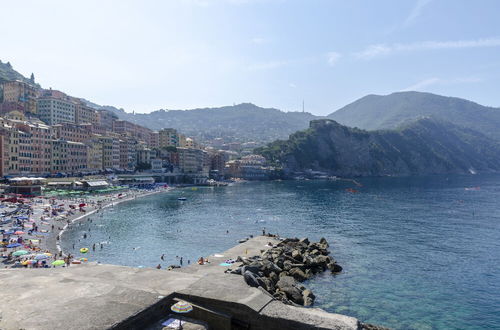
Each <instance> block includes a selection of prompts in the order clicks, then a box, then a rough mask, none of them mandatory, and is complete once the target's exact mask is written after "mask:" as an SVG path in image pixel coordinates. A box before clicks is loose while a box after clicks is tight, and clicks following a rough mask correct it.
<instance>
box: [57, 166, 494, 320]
mask: <svg viewBox="0 0 500 330" xmlns="http://www.w3.org/2000/svg"><path fill="white" fill-rule="evenodd" d="M359 181H360V182H361V183H362V184H363V187H360V188H358V187H355V186H354V185H353V184H352V183H348V182H331V181H300V182H299V181H286V182H285V181H283V182H259V183H245V184H238V185H235V186H231V187H221V188H199V189H198V190H196V191H193V190H191V189H183V190H177V191H173V192H170V193H166V194H161V195H155V196H150V197H146V198H144V199H140V200H135V201H131V202H126V203H124V204H122V205H120V206H117V207H116V208H115V209H108V210H107V211H105V212H104V214H103V216H102V217H100V216H94V217H92V219H93V220H92V223H90V221H87V222H85V223H83V224H82V225H80V226H74V227H73V228H72V229H71V230H70V231H69V232H67V234H66V236H65V237H63V240H64V241H63V246H64V248H65V249H66V250H68V251H71V250H72V243H73V242H75V249H79V248H80V247H90V248H91V247H92V244H93V243H95V242H107V243H105V244H103V249H102V250H101V249H100V245H97V249H96V251H95V252H93V251H92V249H91V251H90V253H89V256H88V257H89V259H90V260H94V261H100V262H103V263H114V264H122V265H129V266H144V267H154V266H156V265H157V264H158V263H161V264H162V266H163V267H165V266H167V265H169V264H174V263H175V264H178V263H179V261H178V259H176V256H183V259H184V264H186V261H187V260H196V259H197V258H198V257H200V256H202V255H208V254H211V253H217V252H222V251H224V250H226V249H228V248H230V247H232V246H234V245H235V243H236V241H237V240H238V239H240V238H242V237H245V236H247V235H250V234H254V235H257V234H259V233H261V231H262V228H263V227H265V228H266V230H268V231H270V232H272V233H279V234H280V235H282V236H299V237H304V236H308V237H310V238H313V239H319V238H320V237H323V236H324V237H325V238H327V240H328V241H329V242H330V245H331V250H332V255H333V256H334V257H335V259H337V261H338V262H339V264H341V265H342V266H343V267H344V272H343V273H342V274H340V275H338V276H332V275H331V274H328V273H324V274H322V275H320V276H317V277H316V278H314V279H313V280H311V281H309V283H307V285H308V286H309V287H311V288H312V289H313V291H314V292H315V294H316V296H317V301H316V306H318V307H321V308H324V309H326V310H328V311H331V312H338V313H342V314H347V315H351V316H355V317H358V318H359V319H361V320H362V321H365V322H371V323H375V324H380V325H385V326H388V327H392V328H395V329H494V328H496V329H500V210H499V207H498V206H499V197H500V176H497V175H495V176H479V175H478V176H450V177H428V178H371V179H360V180H359ZM351 187H352V188H355V189H357V190H359V193H349V192H347V191H346V190H345V189H346V188H351ZM467 187H480V189H479V190H466V189H465V188H467ZM179 196H184V197H187V201H185V202H181V201H178V200H177V197H179ZM89 229H90V231H89ZM227 230H228V231H229V233H227V232H226V231H227ZM84 232H87V233H88V234H89V237H88V238H87V239H83V238H82V235H83V233H84ZM75 251H77V250H75ZM76 254H78V253H76ZM162 254H165V261H164V262H162V260H160V256H161V255H162Z"/></svg>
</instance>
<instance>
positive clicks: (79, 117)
mask: <svg viewBox="0 0 500 330" xmlns="http://www.w3.org/2000/svg"><path fill="white" fill-rule="evenodd" d="M75 103H76V104H75V124H94V125H97V124H98V118H97V116H96V110H95V109H94V108H92V107H90V106H88V105H87V104H86V103H85V102H84V101H82V100H77V101H76V102H75Z"/></svg>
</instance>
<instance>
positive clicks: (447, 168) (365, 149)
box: [255, 118, 500, 176]
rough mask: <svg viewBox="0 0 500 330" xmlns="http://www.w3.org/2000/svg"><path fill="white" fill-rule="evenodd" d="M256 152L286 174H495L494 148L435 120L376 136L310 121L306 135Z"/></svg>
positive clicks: (498, 157) (498, 158) (497, 157)
mask: <svg viewBox="0 0 500 330" xmlns="http://www.w3.org/2000/svg"><path fill="white" fill-rule="evenodd" d="M255 152H256V153H259V154H261V155H263V156H264V157H266V158H267V159H269V160H270V161H271V163H274V164H276V165H279V166H282V167H283V168H284V170H285V172H300V171H304V170H308V169H312V170H317V171H324V172H327V173H330V174H332V175H338V176H386V175H396V176H408V175H430V174H450V173H457V174H464V173H472V172H498V171H500V144H499V143H497V142H496V141H494V140H493V139H490V138H489V137H487V136H486V135H484V134H482V133H479V132H477V131H475V130H472V129H468V128H462V127H459V126H456V125H453V124H451V123H449V122H445V121H440V120H436V119H434V118H421V119H419V120H417V121H415V122H413V123H408V124H406V125H403V126H400V127H398V128H397V129H392V130H389V129H387V130H378V131H366V130H362V129H359V128H350V127H347V126H344V125H341V124H339V123H337V122H336V121H333V120H331V119H321V120H315V121H312V122H311V125H310V128H309V129H307V130H304V131H299V132H297V133H294V134H292V135H291V136H290V138H289V139H288V140H280V141H275V142H273V143H270V144H268V145H267V146H265V147H261V148H257V149H256V150H255Z"/></svg>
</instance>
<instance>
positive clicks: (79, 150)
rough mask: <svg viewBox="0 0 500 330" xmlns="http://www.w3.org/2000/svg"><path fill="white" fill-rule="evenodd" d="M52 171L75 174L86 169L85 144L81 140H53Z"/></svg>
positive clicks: (86, 155)
mask: <svg viewBox="0 0 500 330" xmlns="http://www.w3.org/2000/svg"><path fill="white" fill-rule="evenodd" d="M52 145H53V147H52V159H53V161H52V173H66V174H77V173H82V172H85V171H86V169H87V159H88V154H87V148H88V147H87V146H86V145H85V144H84V143H81V142H73V141H66V140H53V142H52Z"/></svg>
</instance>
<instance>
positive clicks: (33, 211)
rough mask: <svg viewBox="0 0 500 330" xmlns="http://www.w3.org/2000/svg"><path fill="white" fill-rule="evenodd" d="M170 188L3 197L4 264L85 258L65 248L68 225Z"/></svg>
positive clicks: (0, 209)
mask: <svg viewBox="0 0 500 330" xmlns="http://www.w3.org/2000/svg"><path fill="white" fill-rule="evenodd" d="M171 189H172V188H170V187H161V188H156V189H154V190H146V191H145V190H138V189H127V190H124V191H121V192H114V193H110V194H99V195H97V194H96V195H89V196H84V197H76V198H75V197H69V198H65V197H45V196H37V197H33V198H15V199H9V200H6V201H3V202H2V203H1V205H0V212H2V216H1V219H2V222H1V224H0V231H1V234H2V247H1V250H0V257H1V258H2V262H3V265H2V266H3V267H5V268H28V267H36V268H39V267H43V268H48V267H52V266H54V265H52V264H53V263H54V262H55V261H56V260H57V261H58V262H57V263H59V264H60V265H61V266H62V265H64V264H66V265H69V264H70V263H80V262H81V260H83V261H86V259H85V258H81V260H77V259H73V258H72V256H71V255H70V254H69V253H68V254H67V253H65V251H62V249H61V245H60V241H61V239H62V235H63V233H64V232H65V230H66V229H68V228H69V227H70V226H72V225H74V224H76V223H78V222H80V221H85V220H86V219H88V217H89V216H91V215H93V214H96V213H98V212H100V211H101V210H103V209H105V208H108V207H112V206H114V205H117V204H119V203H123V202H126V201H130V200H133V199H136V198H141V197H145V196H149V195H152V194H157V193H162V192H168V191H170V190H171ZM61 261H62V262H63V263H61Z"/></svg>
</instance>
